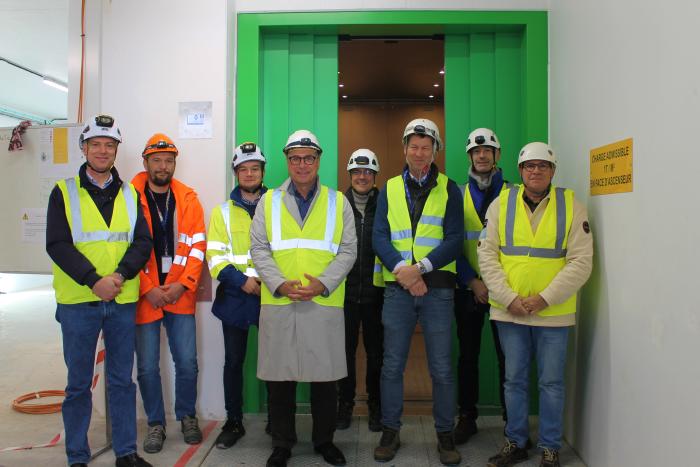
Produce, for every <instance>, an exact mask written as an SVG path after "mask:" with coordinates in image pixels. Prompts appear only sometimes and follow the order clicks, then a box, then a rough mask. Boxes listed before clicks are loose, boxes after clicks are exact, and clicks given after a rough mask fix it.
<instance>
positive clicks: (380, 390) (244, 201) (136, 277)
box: [46, 115, 593, 467]
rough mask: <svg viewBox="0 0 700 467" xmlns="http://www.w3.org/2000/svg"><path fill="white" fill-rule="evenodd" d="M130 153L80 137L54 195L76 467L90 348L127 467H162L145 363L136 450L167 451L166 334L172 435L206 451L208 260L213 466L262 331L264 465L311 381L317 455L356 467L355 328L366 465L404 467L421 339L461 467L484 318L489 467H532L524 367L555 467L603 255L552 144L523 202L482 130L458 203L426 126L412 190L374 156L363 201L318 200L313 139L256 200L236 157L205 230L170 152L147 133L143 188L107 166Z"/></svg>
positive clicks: (117, 136) (417, 143)
mask: <svg viewBox="0 0 700 467" xmlns="http://www.w3.org/2000/svg"><path fill="white" fill-rule="evenodd" d="M121 140H122V137H121V132H120V130H119V128H118V127H117V125H116V124H115V122H114V119H112V118H111V117H109V116H107V115H99V116H96V117H95V118H93V119H91V120H90V121H89V122H88V123H87V124H86V125H85V127H84V129H83V132H82V133H81V135H80V147H81V149H82V151H83V154H84V156H85V159H86V163H85V164H84V165H83V166H82V167H81V168H80V171H79V174H78V175H77V176H76V177H74V178H70V179H66V180H62V181H59V182H58V183H57V185H56V187H55V188H54V190H53V191H52V193H51V196H50V200H49V207H48V216H47V242H46V245H47V246H46V248H47V252H48V253H49V255H50V257H51V259H52V260H53V262H54V288H55V289H56V300H57V303H58V305H57V311H56V319H57V320H58V321H59V323H60V325H61V330H62V333H63V350H64V359H65V362H66V365H67V367H68V383H67V387H66V398H65V401H64V403H63V420H64V426H65V432H66V452H67V456H68V463H69V464H70V465H72V466H83V465H86V464H87V463H88V462H89V460H90V449H89V446H88V442H87V432H88V428H89V424H90V416H91V410H92V402H91V389H90V388H91V383H92V377H93V363H94V352H95V347H96V343H97V339H98V336H99V334H100V332H102V334H103V337H104V342H105V348H106V361H105V372H106V380H107V393H108V408H109V413H110V417H111V418H110V421H111V430H112V437H113V439H112V444H113V449H114V452H115V456H116V465H117V466H118V467H122V466H138V467H143V466H149V465H150V464H149V463H148V462H147V461H146V460H144V459H143V458H142V457H140V456H139V455H138V453H137V448H136V400H135V395H136V387H135V384H134V382H133V381H132V377H131V374H132V369H133V363H134V353H135V354H136V365H137V379H138V383H139V389H140V391H141V396H142V399H143V403H144V410H145V413H146V416H147V418H148V430H147V433H146V436H145V439H144V441H143V449H144V451H146V452H148V453H157V452H159V451H160V450H161V449H162V447H163V444H164V442H165V440H166V419H165V410H164V403H163V396H162V388H161V378H160V369H159V361H160V332H161V325H162V326H164V327H165V330H166V332H167V337H168V339H167V341H168V345H169V348H170V353H171V354H172V358H173V362H174V364H175V415H176V419H177V420H178V421H179V422H180V425H181V431H182V433H183V437H184V441H185V442H186V443H189V444H197V443H200V442H201V441H202V432H201V430H200V428H199V425H198V421H197V417H196V408H195V404H196V399H197V374H198V371H197V348H196V330H195V317H194V313H195V305H196V293H197V289H198V285H199V277H200V274H201V272H202V267H203V266H204V262H205V261H206V263H207V266H208V269H209V272H210V273H211V276H212V277H213V278H215V279H217V280H218V283H219V285H218V287H217V289H216V295H215V299H214V302H213V304H212V313H213V314H214V315H215V316H216V317H217V318H219V319H220V320H221V325H222V331H223V337H224V355H225V363H224V369H223V389H224V398H225V408H226V413H227V419H226V422H225V423H224V425H223V427H222V430H221V432H220V433H219V434H218V436H217V439H216V441H215V445H216V447H217V448H220V449H227V448H230V447H232V446H233V445H234V444H235V443H236V442H237V441H238V440H239V439H240V438H241V437H243V436H244V435H245V428H244V425H243V377H244V376H243V362H244V360H245V355H246V348H247V340H248V331H249V328H250V326H258V361H257V377H258V378H259V379H260V380H262V381H264V382H265V383H266V387H267V393H268V399H267V407H268V424H267V426H266V431H267V432H268V434H270V435H271V438H272V448H273V450H272V454H271V455H270V457H269V458H268V460H267V466H268V467H278V466H286V465H287V462H288V460H289V458H290V457H291V455H292V448H293V446H294V445H295V443H296V442H297V435H296V429H295V413H296V386H297V383H298V382H308V383H310V402H311V415H312V421H313V428H312V436H311V437H312V442H313V446H314V450H315V451H316V452H317V453H319V454H320V455H321V456H322V457H323V459H324V460H325V461H326V462H327V463H329V464H331V465H345V463H346V460H345V457H344V455H343V453H342V451H341V450H340V449H339V448H338V447H337V446H336V445H335V444H334V443H333V438H334V433H335V431H336V429H346V428H348V427H349V426H350V425H351V423H352V414H353V409H354V405H355V387H356V374H355V355H356V350H357V346H358V339H359V335H360V332H359V330H360V328H361V329H362V336H363V344H364V347H365V349H366V353H367V364H366V367H367V372H366V387H367V393H368V400H367V404H368V414H369V416H368V427H369V429H370V430H371V431H374V432H381V437H380V439H379V442H378V445H377V447H376V448H375V450H374V458H375V460H377V461H378V462H388V461H390V460H392V459H393V458H394V457H395V456H396V454H397V451H398V450H399V447H400V436H399V433H400V429H401V415H402V411H403V377H404V372H405V368H406V362H407V359H408V353H409V347H410V343H411V339H412V336H413V333H414V330H415V328H416V324H418V323H420V325H421V328H422V333H423V337H424V339H425V347H426V354H427V360H428V367H429V370H430V376H431V380H432V397H433V417H434V421H435V430H436V437H437V450H438V454H439V458H440V461H441V462H442V463H443V464H444V465H458V464H459V463H460V462H461V455H460V453H459V451H458V449H457V448H456V445H459V444H463V443H466V442H467V441H468V440H469V438H470V437H471V436H472V435H474V434H475V433H476V432H477V424H476V419H477V416H478V412H477V408H476V406H477V402H478V398H479V391H478V387H479V382H478V374H479V370H478V359H479V350H480V346H481V328H482V327H483V322H484V319H485V316H486V313H490V321H491V329H492V332H493V335H494V341H495V344H496V352H497V355H498V363H499V369H500V377H501V402H502V405H503V409H504V412H503V418H504V420H505V421H506V425H505V429H504V435H505V438H506V441H505V444H504V446H503V448H502V449H501V451H500V452H499V453H497V454H496V455H495V456H493V457H491V458H490V459H489V461H488V465H489V466H491V467H506V466H510V465H514V464H515V463H517V462H520V461H523V460H525V459H527V458H528V455H529V454H528V449H529V448H530V439H529V429H528V417H527V416H528V401H529V395H528V386H529V382H528V375H529V367H530V360H531V358H532V357H533V356H534V358H535V360H536V363H537V370H538V383H539V398H540V404H539V407H540V418H539V436H538V443H537V445H538V446H539V447H540V448H541V449H542V460H541V465H542V466H544V467H554V466H558V465H559V460H558V451H559V449H560V447H561V438H562V419H563V407H564V368H565V362H566V350H567V336H568V330H569V328H570V327H571V326H572V325H574V324H575V312H576V294H577V291H578V290H579V289H580V287H581V286H582V285H583V284H584V283H585V281H586V280H587V278H588V276H589V274H590V271H591V265H592V248H593V246H592V235H591V232H590V226H589V224H588V220H587V214H586V210H585V208H584V207H583V205H581V204H580V203H579V202H578V201H577V200H575V198H574V194H573V192H572V191H571V190H568V189H564V188H560V187H556V186H554V185H552V183H551V182H552V178H553V176H554V173H555V170H556V165H557V160H556V157H555V154H554V151H553V150H552V149H551V147H550V146H549V145H547V144H545V143H540V142H533V143H530V144H528V145H526V146H525V147H524V148H523V149H522V150H521V151H520V153H519V156H518V170H519V173H520V176H521V178H522V182H523V183H522V184H521V185H515V184H511V183H508V182H506V181H504V180H503V175H502V172H501V170H500V169H499V168H498V166H497V164H498V162H499V159H500V155H501V154H500V152H501V148H500V143H499V140H498V137H497V136H496V134H495V133H494V132H493V131H492V130H490V129H486V128H478V129H476V130H474V131H472V132H471V133H470V135H469V137H468V139H467V144H466V153H467V156H468V158H469V160H470V162H471V167H470V170H469V178H468V182H467V184H466V185H465V186H462V187H460V186H458V185H457V184H456V183H455V182H454V181H452V180H450V179H449V178H448V177H447V176H445V175H444V174H443V173H441V172H440V171H439V169H438V166H437V165H436V164H435V157H436V154H437V153H438V151H440V150H441V149H442V140H441V137H440V132H439V129H438V127H437V125H436V124H435V123H434V122H432V121H431V120H428V119H423V118H419V119H415V120H412V121H411V122H409V123H408V125H407V126H406V128H405V131H404V134H403V152H404V157H405V160H406V164H405V166H404V168H403V170H402V173H401V174H398V175H397V176H395V177H393V178H391V179H389V180H388V182H387V184H386V186H385V187H384V188H383V189H381V190H379V189H378V188H377V187H376V186H375V185H376V184H375V182H376V176H377V174H378V173H379V170H380V163H379V158H378V157H377V155H376V154H375V153H374V152H373V151H371V150H370V149H366V148H362V149H358V150H357V151H355V152H353V153H352V154H351V155H350V158H349V161H348V164H347V171H348V173H349V177H350V183H351V186H350V188H348V190H347V191H346V192H345V193H340V192H338V191H336V190H335V189H333V188H330V187H328V186H325V185H323V184H322V183H321V182H320V179H319V177H318V171H319V167H320V164H321V160H322V154H323V149H322V147H321V144H320V142H319V141H318V139H317V138H316V136H315V135H314V134H313V133H312V132H310V131H308V130H298V131H295V132H293V133H292V134H291V135H290V136H289V138H288V139H287V143H286V145H285V146H284V148H283V155H284V158H285V160H286V164H287V170H288V174H289V178H288V179H287V180H286V181H285V182H284V183H283V184H282V185H281V186H279V187H278V188H274V189H268V188H267V187H266V186H265V184H264V176H265V167H266V163H267V159H266V157H265V155H264V154H263V152H262V150H261V148H260V147H259V146H258V145H257V144H255V143H252V142H248V143H243V144H241V145H239V146H238V147H236V149H235V151H234V154H233V158H232V163H231V166H232V170H233V173H234V176H235V180H236V186H235V188H234V189H233V190H232V191H231V193H230V196H229V199H228V200H227V201H225V202H224V203H222V204H220V205H218V206H216V207H215V208H214V209H213V210H212V213H211V218H210V221H209V228H208V231H207V232H205V222H204V211H203V209H202V206H201V204H200V203H199V201H198V198H197V195H196V193H195V192H194V190H192V188H190V187H188V186H187V185H185V184H183V183H182V182H180V181H178V180H177V179H175V178H174V172H175V167H176V161H177V156H178V149H177V147H176V145H175V144H174V142H173V141H172V140H171V139H170V138H169V137H168V136H167V135H164V134H162V133H157V134H154V135H153V136H152V137H151V138H150V139H149V140H148V142H147V143H146V146H145V148H144V150H143V152H142V156H143V166H144V171H143V172H141V173H139V174H137V175H136V176H135V177H134V178H133V180H132V181H131V183H125V182H123V181H122V180H121V179H120V177H119V174H118V172H117V170H116V169H115V168H114V162H115V158H116V155H117V150H118V146H119V143H120V142H121ZM453 318H456V319H455V322H456V324H457V336H458V339H459V349H460V355H459V362H458V367H457V378H456V379H455V376H454V371H453V365H452V357H451V352H452V322H453ZM456 394H458V396H457V397H455V395H456ZM455 420H456V423H455Z"/></svg>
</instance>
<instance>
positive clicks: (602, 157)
mask: <svg viewBox="0 0 700 467" xmlns="http://www.w3.org/2000/svg"><path fill="white" fill-rule="evenodd" d="M631 191H632V138H628V139H625V140H622V141H618V142H616V143H611V144H607V145H605V146H601V147H599V148H595V149H591V195H609V194H612V193H628V192H631Z"/></svg>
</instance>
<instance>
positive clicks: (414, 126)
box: [403, 118, 442, 152]
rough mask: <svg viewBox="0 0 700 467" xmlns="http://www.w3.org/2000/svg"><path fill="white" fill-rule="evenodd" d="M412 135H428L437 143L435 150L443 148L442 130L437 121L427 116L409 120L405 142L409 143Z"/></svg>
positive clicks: (405, 132) (404, 136) (405, 131)
mask: <svg viewBox="0 0 700 467" xmlns="http://www.w3.org/2000/svg"><path fill="white" fill-rule="evenodd" d="M411 135H427V136H430V137H431V138H432V139H433V142H434V143H435V144H434V145H433V146H434V147H435V152H437V151H439V150H440V149H442V140H441V139H440V130H439V129H438V127H437V125H436V124H435V122H433V121H432V120H428V119H427V118H416V119H414V120H411V121H410V122H408V125H406V129H405V130H404V131H403V144H404V146H405V145H406V144H408V137H409V136H411Z"/></svg>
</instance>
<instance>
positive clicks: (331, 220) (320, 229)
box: [260, 185, 345, 307]
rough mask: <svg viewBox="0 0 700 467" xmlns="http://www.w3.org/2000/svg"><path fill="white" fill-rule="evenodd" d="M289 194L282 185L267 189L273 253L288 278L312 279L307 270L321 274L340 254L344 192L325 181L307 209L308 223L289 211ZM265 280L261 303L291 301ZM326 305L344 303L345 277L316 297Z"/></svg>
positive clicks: (269, 230)
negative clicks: (302, 222)
mask: <svg viewBox="0 0 700 467" xmlns="http://www.w3.org/2000/svg"><path fill="white" fill-rule="evenodd" d="M286 196H289V195H288V193H287V192H285V191H282V190H280V189H276V190H269V191H268V192H267V193H265V199H264V202H265V227H266V230H267V238H268V240H269V242H270V249H271V250H272V257H273V258H274V260H275V262H276V263H277V267H278V268H279V269H280V272H281V273H282V275H283V276H284V277H285V278H286V279H287V280H299V281H301V283H302V285H308V283H309V281H308V279H306V277H305V276H304V273H307V274H309V275H311V276H313V277H319V276H320V275H321V274H323V271H325V270H326V268H327V267H328V265H329V264H330V263H331V262H332V261H333V259H334V258H335V256H336V255H337V254H338V248H339V246H340V241H341V239H342V236H343V200H344V197H343V195H342V193H338V192H337V191H336V190H333V189H331V188H328V187H327V186H323V185H321V186H320V187H319V193H318V197H317V199H316V201H315V202H314V205H313V208H312V209H311V210H310V211H309V212H308V213H307V215H306V219H305V221H304V227H303V228H302V227H299V224H297V221H296V220H295V219H294V217H293V216H292V215H291V214H290V213H289V211H288V210H287V207H286V206H285V204H284V198H285V197H286ZM273 292H274V291H270V290H269V289H268V288H267V285H265V282H264V281H263V282H262V287H261V293H260V303H261V304H263V305H287V304H289V303H292V301H291V300H290V299H289V298H287V297H275V296H274V295H273ZM312 300H313V301H314V302H316V303H318V304H319V305H323V306H334V307H342V306H343V302H344V300H345V280H343V282H341V284H340V285H339V286H338V287H337V288H336V289H335V290H334V291H333V292H331V294H330V295H329V296H328V297H323V296H321V295H318V296H316V297H314V298H313V299H312Z"/></svg>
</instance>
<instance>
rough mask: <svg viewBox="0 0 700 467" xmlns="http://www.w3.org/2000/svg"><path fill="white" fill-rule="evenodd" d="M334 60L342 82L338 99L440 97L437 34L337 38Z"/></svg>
mask: <svg viewBox="0 0 700 467" xmlns="http://www.w3.org/2000/svg"><path fill="white" fill-rule="evenodd" d="M338 62H339V63H338V70H339V75H338V83H339V85H340V84H342V85H343V87H342V88H339V90H338V91H339V92H338V96H339V100H340V102H362V101H375V102H442V100H443V96H444V90H443V86H444V82H445V81H444V79H443V78H444V75H442V74H440V71H441V70H443V68H444V42H443V40H442V39H440V38H438V39H432V38H429V37H427V38H425V39H407V38H396V37H392V38H372V39H367V38H341V40H340V41H339V47H338ZM436 84H437V85H438V86H437V87H435V85H436ZM344 95H345V96H347V98H343V97H342V96H344ZM431 95H432V96H433V97H432V98H431V97H429V96H431Z"/></svg>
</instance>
